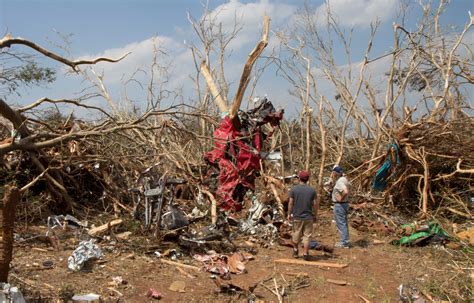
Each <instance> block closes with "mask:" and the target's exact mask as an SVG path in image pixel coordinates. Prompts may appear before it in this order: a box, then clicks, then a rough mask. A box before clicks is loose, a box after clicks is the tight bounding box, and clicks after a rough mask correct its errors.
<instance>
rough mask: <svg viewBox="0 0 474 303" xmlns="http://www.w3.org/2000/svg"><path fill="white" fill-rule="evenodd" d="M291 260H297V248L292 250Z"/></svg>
mask: <svg viewBox="0 0 474 303" xmlns="http://www.w3.org/2000/svg"><path fill="white" fill-rule="evenodd" d="M293 258H296V259H297V258H298V248H297V249H294V248H293Z"/></svg>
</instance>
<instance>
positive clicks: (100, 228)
mask: <svg viewBox="0 0 474 303" xmlns="http://www.w3.org/2000/svg"><path fill="white" fill-rule="evenodd" d="M122 222H123V221H122V219H115V220H112V221H110V222H109V223H106V224H104V225H101V226H98V227H94V228H92V229H90V230H89V236H91V237H96V236H98V235H100V234H103V233H105V232H106V231H108V230H109V229H110V228H112V227H114V226H116V225H119V224H122Z"/></svg>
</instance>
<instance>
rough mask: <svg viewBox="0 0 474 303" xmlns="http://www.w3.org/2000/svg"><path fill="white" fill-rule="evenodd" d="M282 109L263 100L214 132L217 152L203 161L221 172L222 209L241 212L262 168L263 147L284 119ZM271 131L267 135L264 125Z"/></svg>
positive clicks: (207, 154) (224, 119)
mask: <svg viewBox="0 0 474 303" xmlns="http://www.w3.org/2000/svg"><path fill="white" fill-rule="evenodd" d="M283 113H284V111H283V109H281V110H278V111H276V110H275V108H274V106H273V104H272V103H271V102H270V101H269V100H268V99H267V98H263V99H261V100H260V103H259V104H258V105H257V106H256V107H255V108H254V109H252V110H249V111H247V112H242V111H241V112H240V113H239V116H238V117H236V118H235V119H234V120H231V119H230V118H229V116H225V117H224V118H223V119H222V121H221V123H220V126H219V128H218V129H216V130H215V131H214V146H215V147H214V149H213V150H212V151H210V152H208V153H206V154H205V156H204V158H205V159H206V161H207V162H208V163H210V164H211V165H212V166H214V167H217V168H218V170H219V178H218V181H219V183H218V188H217V191H216V195H217V197H218V198H219V202H220V205H219V207H220V208H221V209H223V210H235V211H239V210H241V209H242V201H243V197H244V194H245V193H246V192H247V191H248V190H249V189H251V190H254V189H255V179H256V177H257V176H258V173H259V171H260V169H261V160H263V159H264V157H262V147H263V144H264V142H265V140H266V139H267V138H269V137H271V135H272V134H273V132H274V130H275V128H276V127H278V126H279V125H280V121H281V120H282V119H283ZM267 123H268V124H269V125H270V126H271V127H272V130H271V131H270V132H268V133H265V132H264V130H263V127H262V126H263V125H265V124H267Z"/></svg>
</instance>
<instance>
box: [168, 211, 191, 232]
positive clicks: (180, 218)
mask: <svg viewBox="0 0 474 303" xmlns="http://www.w3.org/2000/svg"><path fill="white" fill-rule="evenodd" d="M168 209H169V210H168V211H167V212H166V213H164V214H163V215H162V216H161V224H162V227H164V228H165V229H168V230H170V229H177V228H182V227H185V226H188V225H189V221H188V218H186V216H185V215H184V213H183V212H182V211H181V210H179V209H178V208H176V207H174V206H171V205H169V206H168Z"/></svg>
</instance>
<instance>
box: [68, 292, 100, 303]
mask: <svg viewBox="0 0 474 303" xmlns="http://www.w3.org/2000/svg"><path fill="white" fill-rule="evenodd" d="M72 301H73V302H81V303H83V302H93V303H99V302H100V295H98V294H93V293H90V294H87V295H75V296H74V297H72Z"/></svg>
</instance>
